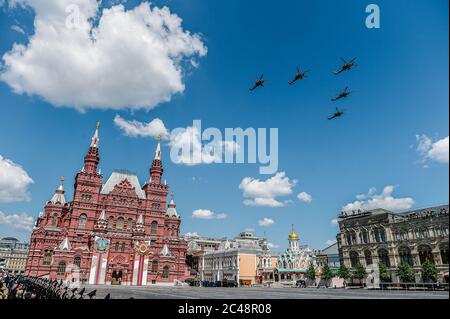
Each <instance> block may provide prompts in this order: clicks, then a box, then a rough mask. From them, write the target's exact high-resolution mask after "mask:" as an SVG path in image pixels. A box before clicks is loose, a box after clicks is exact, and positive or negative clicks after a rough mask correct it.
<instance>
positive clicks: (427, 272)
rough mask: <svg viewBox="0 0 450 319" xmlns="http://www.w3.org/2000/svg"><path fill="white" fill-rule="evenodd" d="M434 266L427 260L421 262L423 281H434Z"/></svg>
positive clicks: (435, 270)
mask: <svg viewBox="0 0 450 319" xmlns="http://www.w3.org/2000/svg"><path fill="white" fill-rule="evenodd" d="M438 273H439V272H438V270H437V268H436V266H435V265H434V264H433V263H432V262H431V261H429V260H426V261H425V262H424V263H423V264H422V280H423V282H436V281H437V277H438Z"/></svg>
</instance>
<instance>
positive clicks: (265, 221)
mask: <svg viewBox="0 0 450 319" xmlns="http://www.w3.org/2000/svg"><path fill="white" fill-rule="evenodd" d="M274 223H275V221H274V220H273V219H270V218H267V217H264V218H263V219H261V220H259V221H258V224H259V226H261V227H269V226H272V225H273V224H274Z"/></svg>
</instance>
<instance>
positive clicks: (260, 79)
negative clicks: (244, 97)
mask: <svg viewBox="0 0 450 319" xmlns="http://www.w3.org/2000/svg"><path fill="white" fill-rule="evenodd" d="M263 78H264V74H261V77H260V78H259V80H258V81H256V82H255V84H254V85H253V87H251V88H250V91H253V90H255V89H256V88H258V87H263V86H264V82H266V80H264V79H263Z"/></svg>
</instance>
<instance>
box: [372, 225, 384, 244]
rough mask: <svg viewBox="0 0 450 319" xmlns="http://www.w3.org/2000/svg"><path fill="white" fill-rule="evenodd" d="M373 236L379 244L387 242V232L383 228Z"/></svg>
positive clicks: (377, 230)
mask: <svg viewBox="0 0 450 319" xmlns="http://www.w3.org/2000/svg"><path fill="white" fill-rule="evenodd" d="M373 236H374V237H375V241H376V242H377V243H381V242H385V241H386V231H385V230H384V229H383V228H378V229H375V230H374V231H373Z"/></svg>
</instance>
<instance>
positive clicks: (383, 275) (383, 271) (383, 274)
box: [378, 261, 391, 282]
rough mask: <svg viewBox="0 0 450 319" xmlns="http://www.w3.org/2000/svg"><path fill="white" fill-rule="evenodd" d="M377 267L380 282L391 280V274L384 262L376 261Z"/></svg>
mask: <svg viewBox="0 0 450 319" xmlns="http://www.w3.org/2000/svg"><path fill="white" fill-rule="evenodd" d="M378 269H379V271H380V280H381V281H382V282H389V281H391V276H389V271H388V269H387V267H386V265H385V264H384V263H382V262H381V261H380V262H379V263H378Z"/></svg>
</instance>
